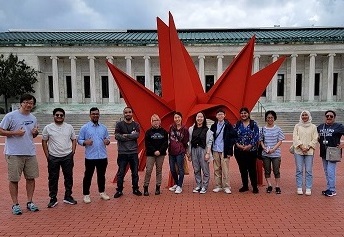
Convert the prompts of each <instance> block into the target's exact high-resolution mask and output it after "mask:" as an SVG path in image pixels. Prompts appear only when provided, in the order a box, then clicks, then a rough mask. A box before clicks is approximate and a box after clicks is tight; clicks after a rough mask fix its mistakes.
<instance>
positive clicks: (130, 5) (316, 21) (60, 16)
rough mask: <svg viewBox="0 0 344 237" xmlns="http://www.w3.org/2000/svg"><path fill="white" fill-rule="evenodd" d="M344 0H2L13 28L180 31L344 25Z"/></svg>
mask: <svg viewBox="0 0 344 237" xmlns="http://www.w3.org/2000/svg"><path fill="white" fill-rule="evenodd" d="M343 10H344V0H0V31H7V30H9V29H44V30H54V29H55V30H56V29H64V30H67V29H69V30H76V29H83V30H94V29H111V30H125V29H156V17H160V18H161V19H162V20H163V21H164V22H166V23H167V20H168V12H169V11H171V13H172V15H173V17H174V20H175V23H176V27H177V28H179V29H201V28H250V27H273V26H274V25H280V26H281V27H309V26H340V27H343V26H344V16H343V13H342V12H343Z"/></svg>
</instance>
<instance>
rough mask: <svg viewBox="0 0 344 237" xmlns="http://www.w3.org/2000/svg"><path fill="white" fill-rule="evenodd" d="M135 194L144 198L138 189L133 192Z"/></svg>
mask: <svg viewBox="0 0 344 237" xmlns="http://www.w3.org/2000/svg"><path fill="white" fill-rule="evenodd" d="M133 194H135V195H136V196H142V193H141V192H140V190H138V189H135V190H133Z"/></svg>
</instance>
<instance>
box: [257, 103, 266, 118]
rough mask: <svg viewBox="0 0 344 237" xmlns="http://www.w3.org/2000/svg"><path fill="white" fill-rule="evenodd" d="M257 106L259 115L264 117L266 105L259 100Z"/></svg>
mask: <svg viewBox="0 0 344 237" xmlns="http://www.w3.org/2000/svg"><path fill="white" fill-rule="evenodd" d="M257 106H258V114H260V116H261V117H263V116H264V114H265V112H266V109H265V107H264V105H263V104H262V103H261V102H260V101H259V100H258V103H257Z"/></svg>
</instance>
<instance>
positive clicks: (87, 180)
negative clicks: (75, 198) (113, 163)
mask: <svg viewBox="0 0 344 237" xmlns="http://www.w3.org/2000/svg"><path fill="white" fill-rule="evenodd" d="M107 165H108V160H107V159H106V158H105V159H85V174H84V179H83V182H82V186H83V191H82V192H83V194H84V195H89V194H90V187H91V181H92V177H93V173H94V169H97V184H98V191H99V193H103V192H104V191H105V172H106V167H107Z"/></svg>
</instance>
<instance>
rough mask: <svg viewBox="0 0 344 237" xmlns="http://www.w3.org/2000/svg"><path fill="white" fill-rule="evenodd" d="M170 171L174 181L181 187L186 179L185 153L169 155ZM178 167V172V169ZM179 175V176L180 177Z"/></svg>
mask: <svg viewBox="0 0 344 237" xmlns="http://www.w3.org/2000/svg"><path fill="white" fill-rule="evenodd" d="M169 161H170V171H171V174H172V177H173V180H174V183H175V184H176V185H178V186H179V187H182V186H183V181H184V153H183V154H179V155H176V156H173V155H169ZM176 165H177V167H178V173H177V169H176ZM178 176H179V177H178Z"/></svg>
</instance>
